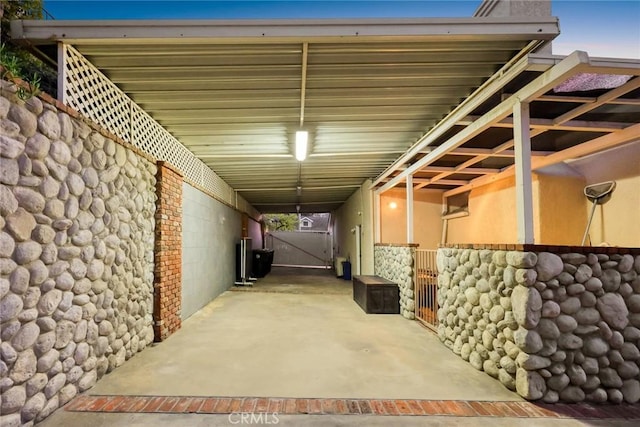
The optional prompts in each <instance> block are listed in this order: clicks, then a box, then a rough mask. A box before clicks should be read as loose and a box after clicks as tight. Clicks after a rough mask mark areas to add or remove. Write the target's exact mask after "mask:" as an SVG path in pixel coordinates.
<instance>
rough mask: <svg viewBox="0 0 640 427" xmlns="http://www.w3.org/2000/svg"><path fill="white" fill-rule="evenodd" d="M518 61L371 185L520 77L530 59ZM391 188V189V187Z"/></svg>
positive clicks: (530, 47)
mask: <svg viewBox="0 0 640 427" xmlns="http://www.w3.org/2000/svg"><path fill="white" fill-rule="evenodd" d="M533 47H534V46H528V47H527V48H526V49H524V51H525V53H526V52H528V51H529V50H527V49H532V48H533ZM516 59H517V60H516V61H509V62H508V63H507V64H505V65H504V67H502V68H501V69H500V70H499V71H498V72H496V73H495V74H494V75H493V76H491V77H490V78H489V80H487V82H485V83H484V84H483V85H482V86H480V87H479V88H478V89H476V91H475V92H474V93H472V94H471V95H470V96H468V97H467V98H466V99H465V100H464V101H463V102H462V103H461V104H460V105H458V106H457V107H456V108H455V109H454V110H453V111H452V112H451V113H450V114H448V115H447V117H445V118H444V120H442V121H440V122H438V123H437V124H436V125H435V126H434V127H433V128H432V129H431V130H429V131H428V132H427V133H426V134H425V135H423V136H422V137H421V138H420V139H419V140H418V141H417V142H416V143H415V144H413V145H412V146H411V148H409V149H408V150H407V151H406V152H405V154H403V155H402V156H401V157H400V158H399V159H397V160H396V161H395V162H394V163H393V164H392V165H391V166H389V167H388V168H387V169H386V170H385V171H384V172H382V173H381V174H380V175H379V176H378V177H377V178H376V179H375V180H374V181H373V183H372V184H371V186H372V187H375V186H377V185H378V184H380V183H382V182H383V180H384V179H385V178H387V177H388V176H390V175H391V174H393V173H394V172H395V171H397V170H399V168H401V167H402V166H404V165H405V164H406V163H407V162H408V161H409V160H411V159H412V158H413V157H414V156H415V155H416V154H418V153H420V152H422V151H423V150H424V149H425V148H426V147H427V146H429V145H430V144H432V143H433V142H434V141H435V140H437V139H438V138H439V137H441V136H442V135H444V133H445V132H447V131H448V130H449V129H451V128H452V127H453V126H454V125H455V124H456V122H458V121H460V120H462V119H463V118H464V117H466V116H468V115H469V114H470V113H471V112H472V111H473V110H475V109H476V108H477V107H478V106H479V105H482V103H484V102H485V101H486V100H487V99H489V97H491V96H492V95H493V94H494V93H495V92H496V91H497V90H499V89H500V88H502V87H504V85H506V84H507V83H508V82H510V81H511V80H513V79H514V78H515V77H517V76H518V75H520V73H522V72H523V71H525V70H527V69H528V68H529V65H530V58H529V57H528V56H525V57H524V58H516ZM390 188H391V187H390Z"/></svg>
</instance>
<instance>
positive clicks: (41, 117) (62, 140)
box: [0, 82, 156, 426]
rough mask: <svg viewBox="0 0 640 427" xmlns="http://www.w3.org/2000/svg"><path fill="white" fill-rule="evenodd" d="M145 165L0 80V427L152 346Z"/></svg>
mask: <svg viewBox="0 0 640 427" xmlns="http://www.w3.org/2000/svg"><path fill="white" fill-rule="evenodd" d="M155 172H156V166H155V164H154V163H152V162H150V161H149V160H147V159H146V158H143V157H141V156H139V155H137V154H135V153H134V152H133V151H131V150H129V149H126V148H125V147H124V146H122V145H120V144H118V143H116V142H114V141H113V140H111V139H109V138H105V136H103V135H102V134H101V133H99V132H97V131H96V130H95V129H94V128H93V127H90V126H89V125H87V124H86V123H84V122H83V121H81V120H79V119H76V118H73V117H71V116H70V115H69V114H67V113H65V112H61V111H58V110H57V109H56V107H54V106H53V105H51V104H48V103H46V102H42V101H41V100H40V99H38V98H31V99H30V100H29V101H27V102H26V103H25V102H23V101H20V100H18V99H17V98H15V96H14V95H13V94H12V93H11V89H10V87H9V86H8V85H7V84H6V83H5V82H3V89H2V96H0V214H1V216H0V226H1V227H2V232H1V233H0V328H1V330H2V333H1V338H2V343H1V344H0V356H1V360H0V392H1V393H2V405H1V408H0V409H1V410H0V413H1V414H2V416H1V417H0V424H2V425H3V426H4V425H20V424H24V425H31V424H33V423H34V422H37V421H39V420H42V419H43V418H45V417H46V416H48V415H49V414H50V413H52V412H53V411H54V410H55V409H56V408H58V407H60V406H62V405H64V404H65V403H67V402H68V401H69V400H70V399H72V398H73V397H74V396H75V395H76V394H77V393H80V392H82V391H84V390H87V389H88V388H90V387H92V386H93V385H94V384H95V382H96V380H97V379H98V378H100V377H101V376H103V375H104V374H105V373H107V372H109V371H111V370H112V369H114V368H116V367H118V366H120V365H122V364H123V362H124V361H125V360H127V359H128V358H130V357H132V356H133V355H134V354H135V353H136V352H139V351H141V350H142V349H144V348H145V346H147V345H148V344H149V343H151V342H152V341H153V329H152V320H151V316H152V313H151V312H152V295H153V286H152V283H153V244H154V216H153V214H154V211H155V183H156V180H155Z"/></svg>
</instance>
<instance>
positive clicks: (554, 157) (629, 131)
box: [443, 124, 640, 198]
mask: <svg viewBox="0 0 640 427" xmlns="http://www.w3.org/2000/svg"><path fill="white" fill-rule="evenodd" d="M638 135H640V124H636V125H633V126H629V127H628V128H626V129H624V130H621V131H619V132H614V133H610V134H607V135H603V136H601V137H599V138H596V139H593V140H591V141H588V142H583V143H582V144H579V145H575V146H573V147H570V148H567V149H565V150H562V151H558V152H556V153H553V154H550V155H549V156H547V157H533V158H532V159H531V167H532V169H533V170H537V169H541V168H544V167H546V166H551V165H555V164H558V163H561V162H564V161H567V160H571V159H578V158H580V157H584V156H589V155H591V154H595V153H598V152H600V151H604V150H608V149H610V148H614V147H617V146H620V145H623V144H627V143H629V142H632V141H634V140H637V139H638ZM514 173H515V167H514V166H513V165H511V166H509V167H507V168H505V169H504V170H503V171H502V172H500V173H499V174H497V175H487V176H483V177H480V178H476V179H474V180H473V181H471V182H470V183H469V184H468V185H465V186H463V187H458V188H455V189H453V190H449V191H446V192H445V193H444V194H443V196H444V197H445V198H446V197H451V196H455V195H456V194H460V193H464V192H465V191H469V190H472V189H474V188H478V187H482V186H483V185H487V184H489V183H491V182H495V181H499V180H501V179H504V178H508V177H510V176H512V175H513V174H514Z"/></svg>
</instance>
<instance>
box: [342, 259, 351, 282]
mask: <svg viewBox="0 0 640 427" xmlns="http://www.w3.org/2000/svg"><path fill="white" fill-rule="evenodd" d="M342 278H343V279H344V280H351V261H343V262H342Z"/></svg>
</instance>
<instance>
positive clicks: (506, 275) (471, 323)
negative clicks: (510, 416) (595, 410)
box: [437, 245, 640, 403]
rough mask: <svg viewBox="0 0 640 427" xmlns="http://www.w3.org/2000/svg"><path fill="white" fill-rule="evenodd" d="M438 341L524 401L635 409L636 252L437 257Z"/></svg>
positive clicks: (496, 250) (638, 337) (469, 250)
mask: <svg viewBox="0 0 640 427" xmlns="http://www.w3.org/2000/svg"><path fill="white" fill-rule="evenodd" d="M437 263H438V272H439V277H438V306H439V309H438V320H439V322H440V324H439V326H438V335H439V337H440V339H441V340H442V342H444V344H445V345H446V346H447V347H449V348H451V350H452V351H453V352H454V353H455V354H457V355H459V356H460V357H461V358H462V359H464V360H466V361H468V362H469V363H470V364H471V365H472V366H474V367H475V368H476V369H478V370H482V371H484V372H486V373H487V374H488V375H490V376H492V377H494V378H496V379H498V380H499V381H500V382H502V384H504V385H505V386H506V387H508V388H509V389H511V390H514V391H516V392H517V393H518V394H520V395H521V396H522V397H524V398H526V399H528V400H542V401H544V402H549V403H555V402H558V401H564V402H581V401H589V402H612V403H621V402H623V401H625V402H628V403H636V402H638V401H640V250H639V249H623V248H576V247H543V246H535V245H525V246H524V247H519V248H518V247H515V246H514V247H510V248H508V247H501V246H498V245H476V246H468V247H464V246H463V247H457V248H455V247H454V248H440V249H438V257H437Z"/></svg>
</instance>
